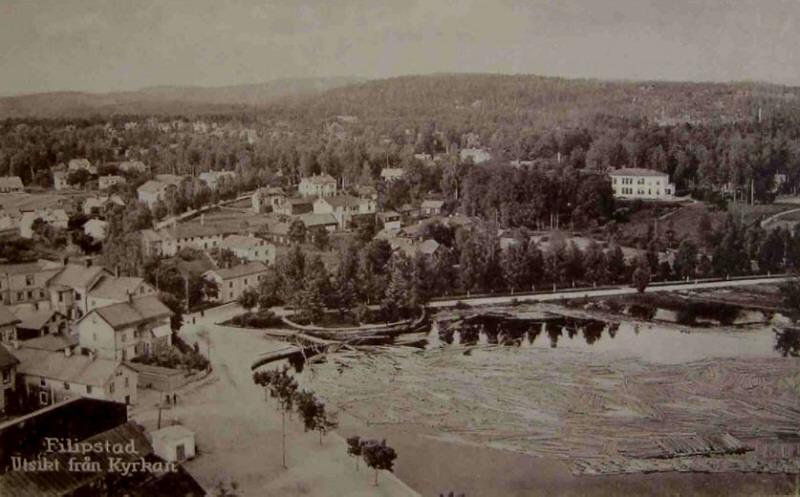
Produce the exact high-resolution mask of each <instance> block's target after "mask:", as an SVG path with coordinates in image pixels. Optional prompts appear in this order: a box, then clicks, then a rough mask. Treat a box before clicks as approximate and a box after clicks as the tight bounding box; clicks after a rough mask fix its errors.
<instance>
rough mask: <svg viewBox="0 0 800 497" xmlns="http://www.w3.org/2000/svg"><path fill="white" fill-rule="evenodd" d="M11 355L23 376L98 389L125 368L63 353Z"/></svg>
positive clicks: (20, 351) (36, 351)
mask: <svg viewBox="0 0 800 497" xmlns="http://www.w3.org/2000/svg"><path fill="white" fill-rule="evenodd" d="M11 353H12V354H13V355H14V356H15V357H16V358H17V359H18V360H19V362H20V364H19V369H18V370H19V372H20V373H23V374H27V375H32V376H41V377H43V378H50V379H53V380H60V381H66V382H68V383H77V384H81V385H92V386H97V387H102V386H104V385H105V384H106V383H108V380H109V379H111V378H112V377H113V375H114V372H115V371H116V370H117V368H118V367H120V366H121V365H122V363H121V362H120V361H112V360H110V359H100V358H94V359H92V358H91V357H89V356H85V355H80V354H73V355H71V356H69V357H67V356H66V355H65V354H64V353H63V352H52V351H49V350H40V349H30V348H27V347H22V348H19V349H17V350H14V351H12V352H11Z"/></svg>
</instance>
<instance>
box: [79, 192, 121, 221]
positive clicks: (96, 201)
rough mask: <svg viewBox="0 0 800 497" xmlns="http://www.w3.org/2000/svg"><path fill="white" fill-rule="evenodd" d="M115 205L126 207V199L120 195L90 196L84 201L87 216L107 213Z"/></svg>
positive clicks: (84, 211) (84, 210)
mask: <svg viewBox="0 0 800 497" xmlns="http://www.w3.org/2000/svg"><path fill="white" fill-rule="evenodd" d="M114 206H120V207H125V201H124V200H122V197H120V196H119V195H110V196H104V197H89V198H87V199H86V200H84V201H83V213H84V214H86V215H87V216H97V215H100V214H105V213H106V212H107V211H108V210H109V209H113V208H114Z"/></svg>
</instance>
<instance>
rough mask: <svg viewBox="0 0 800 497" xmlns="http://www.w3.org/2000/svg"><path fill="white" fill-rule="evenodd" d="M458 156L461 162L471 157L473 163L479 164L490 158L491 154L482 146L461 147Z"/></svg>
mask: <svg viewBox="0 0 800 497" xmlns="http://www.w3.org/2000/svg"><path fill="white" fill-rule="evenodd" d="M458 156H459V158H460V159H461V162H467V160H469V159H472V163H473V164H481V163H483V162H488V161H490V160H491V159H492V154H490V153H489V152H488V151H487V150H485V149H482V148H463V149H461V151H460V152H459V153H458Z"/></svg>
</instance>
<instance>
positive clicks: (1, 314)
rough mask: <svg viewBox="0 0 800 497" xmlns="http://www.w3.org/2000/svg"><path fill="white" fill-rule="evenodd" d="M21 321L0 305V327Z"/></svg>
mask: <svg viewBox="0 0 800 497" xmlns="http://www.w3.org/2000/svg"><path fill="white" fill-rule="evenodd" d="M21 321H22V320H21V319H20V318H18V317H17V316H15V315H14V313H13V312H11V309H9V308H8V307H6V306H4V305H2V304H0V326H5V325H9V324H15V323H20V322H21Z"/></svg>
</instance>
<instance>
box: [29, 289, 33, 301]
mask: <svg viewBox="0 0 800 497" xmlns="http://www.w3.org/2000/svg"><path fill="white" fill-rule="evenodd" d="M28 298H29V299H32V298H33V290H28Z"/></svg>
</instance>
